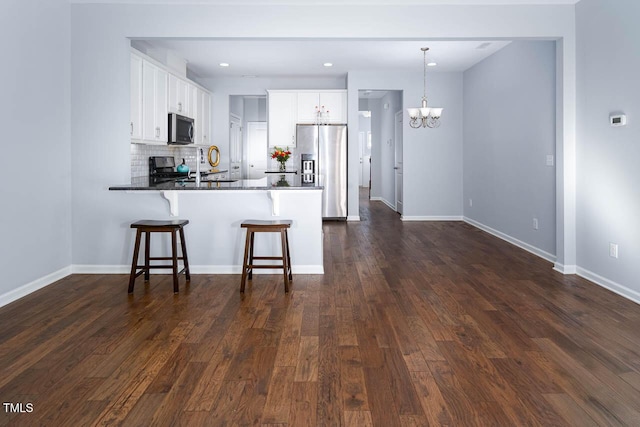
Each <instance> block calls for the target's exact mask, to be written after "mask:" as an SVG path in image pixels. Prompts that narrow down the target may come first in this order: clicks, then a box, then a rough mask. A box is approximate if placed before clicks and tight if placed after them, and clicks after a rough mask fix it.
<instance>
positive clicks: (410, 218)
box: [400, 215, 462, 221]
mask: <svg viewBox="0 0 640 427" xmlns="http://www.w3.org/2000/svg"><path fill="white" fill-rule="evenodd" d="M400 219H401V220H402V221H462V217H461V216H456V215H451V216H449V215H427V216H420V215H402V216H401V217H400Z"/></svg>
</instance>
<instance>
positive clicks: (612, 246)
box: [609, 243, 618, 258]
mask: <svg viewBox="0 0 640 427" xmlns="http://www.w3.org/2000/svg"><path fill="white" fill-rule="evenodd" d="M609 256H610V257H611V258H618V244H617V243H609Z"/></svg>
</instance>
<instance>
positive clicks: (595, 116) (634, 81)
mask: <svg viewBox="0 0 640 427" xmlns="http://www.w3.org/2000/svg"><path fill="white" fill-rule="evenodd" d="M638 17H640V2H638V1H637V0H616V1H606V0H581V1H580V2H579V3H578V4H577V7H576V24H577V40H578V53H577V57H578V76H577V77H578V79H577V83H578V111H577V115H578V120H577V135H578V139H577V140H578V147H577V152H578V158H577V161H578V167H577V188H578V195H577V251H578V265H579V269H578V273H579V274H581V275H583V276H586V277H588V278H591V279H593V280H594V281H596V282H599V283H601V284H603V285H605V286H608V287H609V288H611V289H613V290H615V291H616V292H620V293H622V294H624V295H627V296H629V297H631V298H634V299H635V300H636V301H639V302H640V225H639V224H640V222H639V221H638V218H640V167H639V166H640V161H639V159H640V97H639V96H638V94H640V79H639V78H638V76H639V75H640V49H639V48H638V40H640V27H639V26H638ZM613 112H624V113H625V114H626V115H627V119H628V125H627V126H625V127H611V126H609V122H608V120H609V114H610V113H613ZM610 242H612V243H617V244H618V245H619V258H618V259H615V258H611V257H610V256H609V243H610Z"/></svg>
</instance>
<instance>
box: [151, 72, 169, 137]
mask: <svg viewBox="0 0 640 427" xmlns="http://www.w3.org/2000/svg"><path fill="white" fill-rule="evenodd" d="M155 75H156V79H155V86H156V90H155V94H156V96H155V102H154V105H155V109H156V110H155V123H156V128H157V129H158V133H157V135H158V136H157V137H156V140H157V141H158V142H167V141H169V129H168V128H169V118H168V116H167V115H168V111H167V78H168V74H167V72H166V71H164V70H161V69H159V68H157V69H156V74H155Z"/></svg>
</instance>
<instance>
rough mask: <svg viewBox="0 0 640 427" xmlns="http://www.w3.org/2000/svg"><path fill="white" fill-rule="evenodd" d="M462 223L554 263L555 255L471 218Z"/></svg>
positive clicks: (465, 218)
mask: <svg viewBox="0 0 640 427" xmlns="http://www.w3.org/2000/svg"><path fill="white" fill-rule="evenodd" d="M463 221H464V222H466V223H467V224H469V225H473V226H474V227H476V228H479V229H480V230H482V231H485V232H487V233H489V234H491V235H493V236H496V237H498V238H500V239H502V240H504V241H506V242H509V243H511V244H512V245H515V246H517V247H519V248H520V249H524V250H525V251H527V252H530V253H532V254H534V255H537V256H539V257H540V258H543V259H546V260H547V261H549V262H552V263H555V262H556V256H555V255H553V254H550V253H549V252H546V251H544V250H542V249H540V248H536V247H535V246H533V245H530V244H529V243H526V242H523V241H522V240H518V239H516V238H515V237H511V236H509V235H508V234H505V233H503V232H502V231H498V230H494V229H493V228H491V227H489V226H486V225H484V224H482V223H481V222H478V221H475V220H473V219H471V218H467V217H464V218H463ZM565 274H567V273H565Z"/></svg>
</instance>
